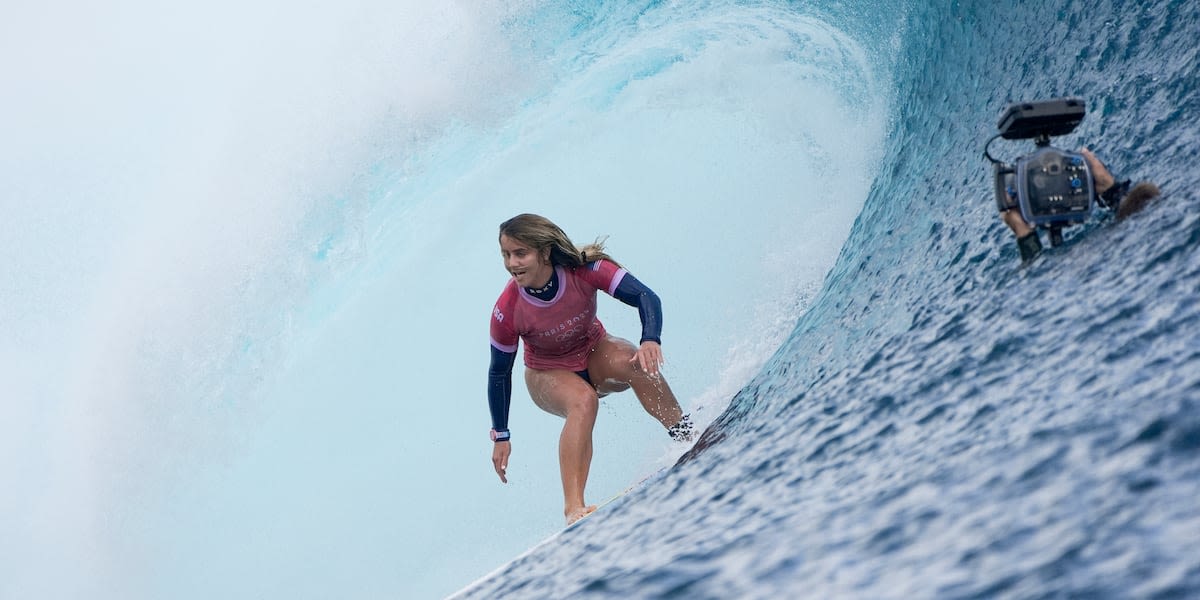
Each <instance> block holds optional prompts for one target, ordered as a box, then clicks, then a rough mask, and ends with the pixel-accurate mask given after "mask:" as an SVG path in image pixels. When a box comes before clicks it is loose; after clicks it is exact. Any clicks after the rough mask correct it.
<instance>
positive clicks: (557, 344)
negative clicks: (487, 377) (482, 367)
mask: <svg viewBox="0 0 1200 600" xmlns="http://www.w3.org/2000/svg"><path fill="white" fill-rule="evenodd" d="M554 269H555V271H556V273H557V274H558V281H559V282H560V285H559V286H558V293H557V294H555V296H554V298H553V299H552V300H549V301H544V300H539V299H537V298H535V297H533V296H532V295H530V294H529V292H527V291H525V288H523V287H521V286H519V285H517V282H516V280H515V279H510V280H509V281H508V285H506V286H505V287H504V291H503V292H501V294H500V299H499V300H497V301H496V307H495V309H494V310H492V324H491V341H492V346H493V347H495V348H496V349H497V350H500V351H503V352H509V353H513V352H516V351H517V340H518V339H520V340H524V342H525V366H526V367H528V368H531V369H566V370H568V371H582V370H584V369H587V366H588V356H589V355H590V354H591V352H592V349H593V348H595V347H596V344H597V343H599V341H600V340H601V339H603V338H604V336H605V335H606V332H605V330H604V325H603V324H602V323H600V320H599V319H597V318H596V291H597V290H604V292H605V293H607V294H608V295H610V296H611V295H613V292H614V291H615V290H616V289H617V286H618V285H620V283H621V280H622V279H623V278H624V277H625V273H626V271H625V269H622V268H621V267H618V266H617V265H615V264H613V263H612V262H611V261H607V260H598V261H595V262H593V263H589V264H587V265H585V266H582V267H576V268H568V267H563V266H558V265H556V266H555V267H554Z"/></svg>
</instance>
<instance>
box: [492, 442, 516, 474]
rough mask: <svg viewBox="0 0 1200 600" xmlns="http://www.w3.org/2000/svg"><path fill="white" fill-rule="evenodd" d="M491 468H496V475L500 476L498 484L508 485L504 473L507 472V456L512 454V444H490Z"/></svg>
mask: <svg viewBox="0 0 1200 600" xmlns="http://www.w3.org/2000/svg"><path fill="white" fill-rule="evenodd" d="M492 446H493V447H492V466H493V467H495V468H496V474H497V475H499V476H500V483H508V477H507V476H506V473H507V471H508V455H509V454H512V442H510V441H507V440H505V441H503V442H495V443H494V444H492Z"/></svg>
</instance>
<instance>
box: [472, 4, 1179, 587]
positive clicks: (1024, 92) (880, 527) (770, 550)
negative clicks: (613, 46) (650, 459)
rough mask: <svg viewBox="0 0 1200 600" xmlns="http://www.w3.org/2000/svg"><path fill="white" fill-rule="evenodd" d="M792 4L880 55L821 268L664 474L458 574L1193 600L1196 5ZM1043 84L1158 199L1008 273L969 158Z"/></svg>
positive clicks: (1076, 234)
mask: <svg viewBox="0 0 1200 600" xmlns="http://www.w3.org/2000/svg"><path fill="white" fill-rule="evenodd" d="M830 4H832V3H830ZM791 9H792V10H795V11H800V12H807V13H809V14H812V15H814V16H816V17H818V18H820V19H823V20H824V21H825V22H827V23H829V24H830V26H832V27H834V28H836V29H839V30H840V31H843V32H845V33H847V34H848V35H850V36H851V37H853V38H855V39H857V40H860V42H861V43H862V44H863V45H864V46H865V47H869V48H873V50H872V51H873V52H876V53H878V54H877V58H878V59H879V60H881V61H882V60H883V58H882V56H883V55H884V54H885V53H890V55H891V56H892V57H893V58H894V64H893V65H892V66H891V68H892V72H891V75H890V78H891V80H892V82H893V85H894V89H891V90H889V91H888V92H887V93H888V94H891V95H892V96H893V98H894V105H893V113H892V114H893V117H892V119H891V121H890V123H891V125H890V128H889V130H888V132H887V136H886V141H885V142H884V147H883V155H882V157H881V159H880V163H879V165H878V172H877V174H876V176H875V178H874V180H873V184H872V186H871V189H870V193H869V196H868V197H867V199H866V203H865V206H864V208H863V210H862V212H861V214H860V215H859V216H858V219H857V220H856V221H855V224H854V227H853V230H852V232H851V233H850V236H849V239H848V240H847V241H846V243H845V245H844V246H843V248H842V250H841V254H840V255H839V257H838V259H837V262H836V264H835V266H834V267H833V269H832V270H831V271H830V272H829V274H828V277H827V278H826V279H825V283H824V287H823V288H822V290H821V292H820V294H819V295H818V297H817V298H816V299H815V301H814V302H813V303H812V304H811V306H810V307H809V308H808V310H807V311H805V312H804V313H803V314H802V315H797V316H798V318H799V320H798V322H797V324H796V325H795V328H794V329H793V330H792V332H791V334H790V335H789V336H787V338H786V340H785V341H784V342H783V343H782V345H781V346H780V347H779V348H778V350H777V351H776V352H775V353H774V355H773V356H772V357H771V358H770V360H769V361H768V362H767V364H766V365H765V366H764V367H763V368H762V370H761V372H759V373H758V374H757V375H755V376H754V377H753V379H752V380H751V381H750V382H749V384H748V385H746V386H745V387H744V388H742V389H741V390H740V391H738V392H737V393H736V395H735V396H734V397H733V398H732V401H731V402H730V403H729V405H728V408H727V409H726V410H724V412H722V413H721V414H720V416H719V417H718V418H717V419H716V420H715V421H714V422H713V423H712V425H711V426H710V427H709V428H708V429H707V430H706V431H705V432H704V435H703V436H702V437H701V439H700V442H699V443H698V444H697V446H698V448H697V449H696V450H694V451H693V452H691V453H689V454H688V455H686V456H685V457H684V459H683V460H682V461H681V463H680V464H679V465H677V466H675V467H674V468H673V469H671V470H670V471H669V472H668V473H667V475H666V476H665V477H664V478H662V479H661V480H655V481H653V482H651V483H650V484H648V485H646V486H644V487H641V488H639V489H637V490H635V491H633V492H631V493H630V494H629V495H627V496H626V497H624V498H623V499H621V500H619V501H618V502H617V503H614V504H613V505H610V506H608V507H606V508H605V509H604V510H602V511H601V512H599V513H597V514H596V515H594V516H592V517H590V518H589V519H588V520H586V521H585V522H584V523H583V524H581V526H580V527H577V528H573V529H571V530H569V531H567V532H565V533H564V534H563V535H561V536H559V537H556V538H554V539H552V540H550V541H549V542H547V543H546V544H545V545H542V546H539V547H536V548H535V549H534V550H533V551H532V552H531V553H529V554H528V555H525V556H522V557H520V558H519V559H517V560H515V561H513V562H511V563H509V564H507V565H506V566H503V567H502V568H501V569H500V570H499V571H497V572H495V573H493V574H492V575H490V576H488V577H486V578H485V579H483V580H481V581H479V582H477V583H476V584H474V585H473V586H472V587H469V588H467V589H466V590H464V591H463V592H462V594H461V596H462V597H469V598H484V597H530V598H537V597H546V598H567V597H598V598H603V597H612V598H618V597H645V598H648V597H661V598H708V597H711V598H783V597H811V598H832V597H861V598H911V597H941V598H991V597H1024V598H1051V597H1053V598H1065V597H1087V598H1097V597H1116V598H1121V597H1141V598H1195V597H1200V552H1197V548H1198V547H1200V546H1198V544H1200V502H1197V500H1196V499H1197V498H1198V497H1200V286H1198V285H1197V282H1200V207H1198V206H1200V205H1198V204H1197V200H1198V197H1197V194H1196V192H1195V190H1196V189H1197V186H1198V185H1200V175H1198V174H1197V171H1196V169H1195V168H1193V167H1194V163H1195V161H1196V159H1197V156H1198V153H1197V149H1198V148H1200V135H1198V134H1197V129H1196V123H1197V120H1198V119H1200V74H1198V68H1200V56H1198V51H1197V45H1196V40H1197V39H1200V5H1197V4H1196V3H1194V2H1183V1H1176V2H1171V1H1158V2H1147V3H1130V2H1117V3H1110V2H1094V1H1086V2H1041V3H1029V2H1024V3H1016V2H995V3H991V2H987V3H984V2H977V3H976V2H940V1H936V0H935V1H930V2H915V3H911V4H908V5H906V6H905V7H904V9H903V10H899V11H892V12H886V11H885V12H884V13H882V14H879V13H876V12H874V11H873V10H870V9H869V8H868V4H862V5H851V6H848V7H847V6H845V5H843V4H840V3H839V5H838V6H837V7H831V6H824V5H822V4H817V5H815V6H814V5H812V4H796V5H793V6H792V7H791ZM657 11H667V6H666V5H663V4H654V5H652V6H650V7H649V8H647V10H646V13H647V15H653V14H655V13H656V12H657ZM645 18H650V17H649V16H647V17H645ZM587 25H589V23H587V22H584V23H582V24H581V27H586V26H587ZM887 32H900V33H901V39H900V40H899V43H898V44H897V45H896V46H895V47H894V48H891V49H889V48H888V47H887V45H886V44H880V43H878V39H879V36H882V35H886V34H887ZM1060 95H1076V96H1080V97H1083V98H1085V99H1087V101H1088V104H1089V115H1088V117H1087V119H1086V121H1085V122H1084V124H1083V125H1082V126H1081V127H1080V128H1079V130H1078V131H1077V132H1076V133H1075V134H1073V135H1070V136H1065V137H1063V138H1058V139H1057V140H1056V144H1057V145H1061V146H1064V147H1077V146H1079V145H1083V144H1088V145H1090V146H1091V147H1092V148H1093V149H1095V150H1096V151H1097V152H1098V153H1099V154H1100V155H1101V156H1102V157H1103V158H1105V159H1106V160H1107V162H1108V163H1109V164H1110V165H1111V166H1112V167H1113V168H1114V169H1115V170H1117V171H1119V173H1120V174H1123V175H1126V176H1129V177H1132V178H1134V179H1135V181H1136V180H1151V181H1154V182H1156V183H1158V184H1159V185H1160V186H1161V187H1162V189H1163V190H1164V192H1165V193H1164V196H1163V197H1162V198H1161V199H1160V200H1158V201H1157V203H1156V204H1155V205H1153V206H1152V207H1151V208H1150V209H1148V210H1146V211H1145V212H1144V213H1142V214H1140V215H1137V216H1136V217H1134V218H1131V219H1129V220H1127V221H1125V222H1121V223H1116V222H1113V221H1112V220H1111V219H1108V220H1105V219H1098V220H1097V221H1095V222H1093V223H1091V224H1089V225H1087V226H1085V227H1080V228H1076V229H1074V230H1069V231H1068V233H1067V241H1066V243H1065V244H1064V245H1062V246H1060V247H1058V248H1054V249H1050V250H1049V251H1048V252H1046V253H1044V254H1043V256H1041V257H1040V258H1038V259H1037V260H1036V261H1034V262H1033V263H1032V264H1029V265H1027V266H1021V265H1020V264H1019V259H1018V257H1017V252H1016V247H1015V245H1014V243H1013V241H1012V239H1011V236H1010V235H1009V234H1008V232H1007V230H1006V229H1005V228H1003V227H1002V226H1001V225H1000V224H999V223H998V221H997V219H996V218H995V215H994V207H993V204H992V201H991V199H990V197H989V190H990V185H991V182H990V176H991V174H990V169H989V165H988V164H987V163H986V162H985V161H984V160H983V159H982V158H981V155H980V151H981V149H982V143H983V141H984V140H985V139H986V138H987V137H988V136H990V135H991V134H992V133H993V132H994V127H995V123H996V118H997V115H998V113H999V111H1000V109H1001V108H1002V107H1003V106H1004V105H1005V104H1006V103H1007V102H1010V101H1015V100H1022V99H1036V98H1045V97H1053V96H1060ZM796 110H798V111H802V110H805V107H804V106H797V107H796ZM1007 144H1009V145H1007V146H1006V147H1005V149H1004V150H1003V151H1001V152H1004V153H1008V155H1009V156H1015V155H1016V154H1018V153H1021V152H1024V151H1027V150H1028V148H1027V147H1026V146H1025V145H1022V144H1020V143H1012V142H1010V143H1007ZM1029 146H1030V147H1031V144H1030V145H1029ZM994 148H995V147H994ZM735 201H736V200H734V199H731V200H730V202H735ZM827 201H829V202H837V201H838V198H828V199H827ZM797 226H799V224H797ZM723 237H725V238H726V239H733V240H736V239H737V232H735V231H731V232H723ZM598 456H600V454H599V453H598Z"/></svg>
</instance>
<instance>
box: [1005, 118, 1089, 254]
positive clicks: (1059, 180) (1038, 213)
mask: <svg viewBox="0 0 1200 600" xmlns="http://www.w3.org/2000/svg"><path fill="white" fill-rule="evenodd" d="M1086 114H1087V107H1086V106H1085V105H1084V102H1083V100H1080V99H1078V98H1055V99H1052V100H1039V101H1035V102H1018V103H1015V104H1010V105H1009V106H1008V108H1006V109H1005V110H1004V112H1003V113H1002V114H1001V115H1000V122H999V123H998V124H997V128H998V129H999V130H1000V133H999V134H998V135H996V136H995V137H993V138H992V140H989V141H988V144H989V145H990V144H991V142H992V141H994V140H995V139H996V137H1002V138H1004V139H1006V140H1026V139H1033V140H1034V143H1035V144H1036V146H1037V149H1036V150H1034V151H1033V152H1031V153H1029V154H1026V155H1023V156H1020V157H1017V159H1016V162H1015V163H1014V164H1007V163H1004V162H1001V161H999V160H996V159H995V158H992V156H991V155H990V154H988V152H987V149H986V148H985V149H984V156H986V157H987V158H988V159H989V160H991V161H992V168H993V172H994V174H995V178H996V182H995V187H996V189H995V192H996V207H997V209H999V210H1000V211H1006V210H1010V209H1013V208H1020V210H1021V216H1022V217H1024V218H1025V221H1026V222H1028V223H1030V224H1031V225H1034V226H1040V227H1044V228H1048V229H1050V231H1051V242H1052V243H1053V244H1055V245H1057V243H1059V242H1061V239H1062V238H1061V235H1062V228H1063V227H1065V226H1070V225H1075V224H1078V223H1082V222H1083V221H1085V220H1086V219H1087V217H1088V215H1089V214H1091V212H1092V202H1093V198H1094V197H1095V183H1094V181H1093V179H1092V172H1091V169H1090V168H1089V167H1088V164H1087V161H1086V160H1084V158H1083V155H1082V154H1079V153H1078V152H1071V151H1068V150H1062V149H1059V148H1055V147H1054V146H1051V145H1050V138H1051V137H1052V136H1057V135H1065V134H1068V133H1071V132H1072V131H1074V130H1075V128H1076V127H1077V126H1078V125H1079V123H1081V122H1082V121H1083V117H1084V115H1086Z"/></svg>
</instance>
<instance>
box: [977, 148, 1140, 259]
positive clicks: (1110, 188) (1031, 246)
mask: <svg viewBox="0 0 1200 600" xmlns="http://www.w3.org/2000/svg"><path fill="white" fill-rule="evenodd" d="M1079 153H1080V154H1082V155H1083V158H1084V160H1086V161H1087V162H1088V168H1089V169H1090V170H1091V172H1092V178H1093V181H1094V182H1095V189H1096V194H1097V195H1098V196H1100V197H1101V199H1103V200H1104V204H1105V206H1111V207H1115V208H1116V213H1117V220H1118V221H1120V220H1124V219H1125V218H1126V217H1128V216H1130V215H1132V214H1134V213H1136V212H1138V211H1140V210H1142V209H1143V208H1145V207H1146V203H1148V202H1149V201H1150V200H1153V199H1154V198H1156V197H1158V195H1159V190H1158V186H1156V185H1154V184H1153V183H1150V182H1142V183H1139V184H1137V185H1135V186H1133V189H1130V188H1129V180H1128V179H1126V180H1123V181H1117V178H1116V177H1113V174H1112V173H1111V172H1109V170H1108V167H1106V166H1104V163H1103V162H1101V161H1100V159H1099V158H1096V155H1095V154H1093V153H1092V152H1091V151H1090V150H1088V149H1087V148H1080V150H1079ZM1000 220H1001V221H1004V224H1005V225H1008V228H1009V229H1012V232H1013V235H1015V236H1016V237H1017V249H1018V250H1019V251H1020V253H1021V260H1022V261H1028V260H1031V259H1033V258H1034V257H1036V256H1037V255H1038V254H1041V252H1042V240H1041V238H1039V237H1038V232H1037V229H1036V228H1034V227H1033V225H1030V224H1029V223H1028V222H1026V221H1025V218H1024V217H1022V216H1021V211H1020V210H1019V209H1016V208H1014V209H1010V210H1006V211H1003V212H1001V213H1000Z"/></svg>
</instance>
